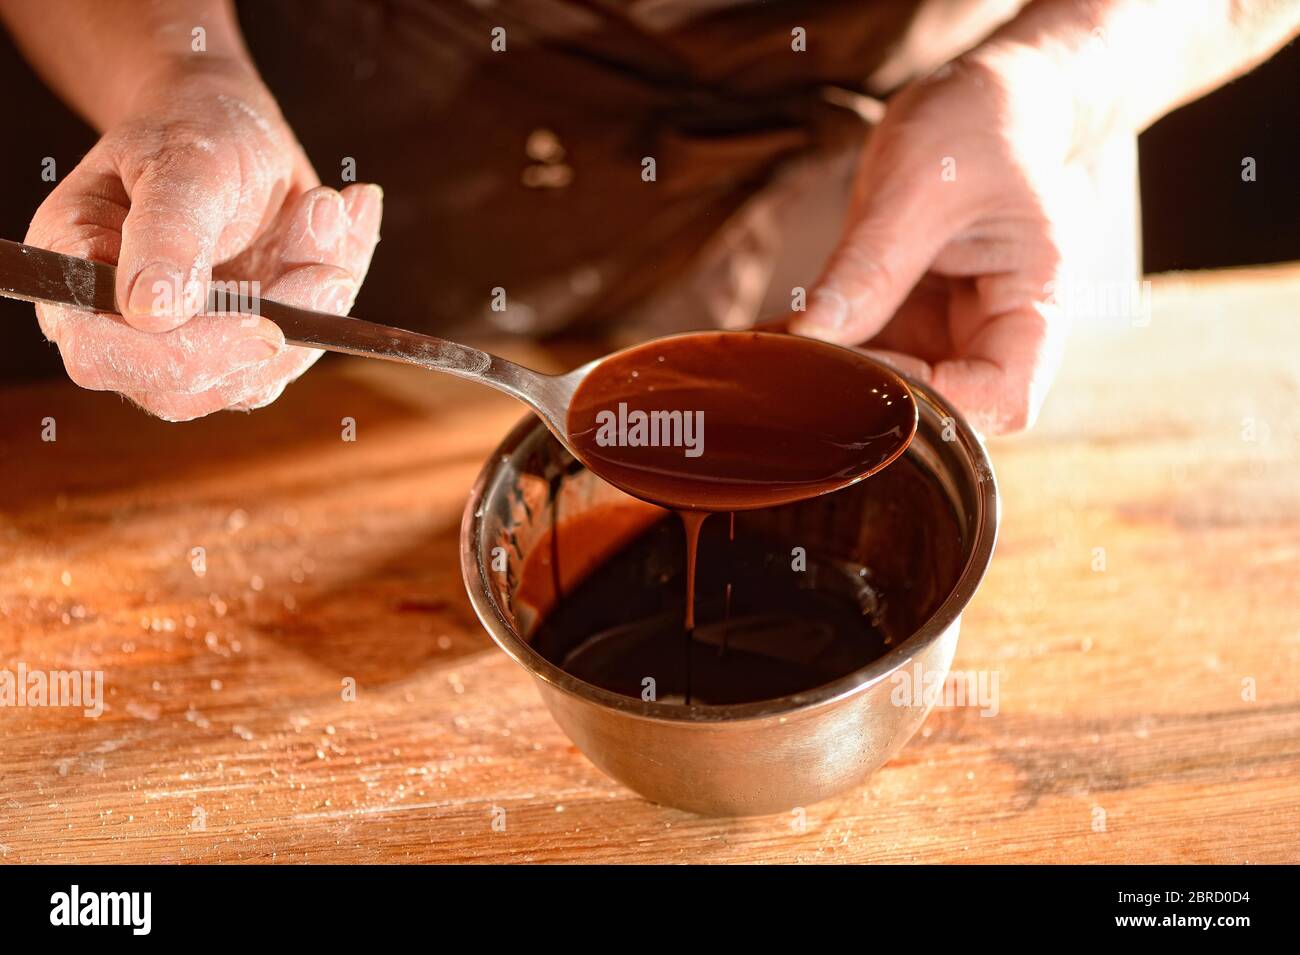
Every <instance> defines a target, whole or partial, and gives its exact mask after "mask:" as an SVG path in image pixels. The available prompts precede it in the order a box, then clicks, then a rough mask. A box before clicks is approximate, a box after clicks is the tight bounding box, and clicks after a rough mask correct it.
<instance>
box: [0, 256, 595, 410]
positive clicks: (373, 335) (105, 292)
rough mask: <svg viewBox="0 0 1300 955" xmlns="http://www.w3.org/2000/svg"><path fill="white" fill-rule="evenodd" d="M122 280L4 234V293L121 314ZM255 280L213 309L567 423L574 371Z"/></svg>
mask: <svg viewBox="0 0 1300 955" xmlns="http://www.w3.org/2000/svg"><path fill="white" fill-rule="evenodd" d="M116 282H117V269H116V268H114V267H113V266H111V265H106V264H104V263H103V262H91V261H90V260H88V259H79V258H76V257H75V256H71V255H63V254H61V253H59V252H50V251H47V250H45V249H38V248H35V247H34V246H30V245H23V244H22V243H20V242H10V241H8V240H7V239H0V295H4V296H7V297H9V298H16V299H21V300H23V301H27V302H50V303H52V304H54V305H62V306H65V307H68V308H76V309H80V310H82V311H89V312H100V313H105V314H110V315H118V314H121V313H120V312H119V311H118V308H117V299H116V295H115V293H114V288H115V286H116ZM255 288H256V286H255V285H250V283H247V282H238V283H236V282H214V283H212V286H211V287H210V288H209V289H208V307H207V311H209V312H225V313H232V314H234V313H238V314H243V315H251V314H257V315H261V316H262V317H263V318H267V319H269V320H270V321H273V322H275V324H277V325H279V326H280V329H281V331H283V332H284V337H285V340H286V341H288V342H289V344H291V345H306V346H308V347H311V348H324V349H326V350H328V351H336V352H343V353H345V354H348V355H363V356H365V357H368V358H383V359H385V360H387V361H401V362H407V363H408V364H412V365H419V366H420V367H422V368H429V369H432V370H434V371H441V372H445V373H447V374H449V375H455V376H457V377H458V378H468V379H469V380H471V381H479V382H482V383H483V384H485V385H491V386H492V387H493V388H496V389H498V390H500V391H504V392H505V393H506V394H509V395H511V396H513V397H515V398H518V399H519V400H520V401H523V402H524V403H525V404H527V405H529V406H530V407H532V408H533V409H534V410H535V411H537V412H538V413H539V414H541V415H542V417H543V418H545V419H547V423H548V424H552V425H555V424H559V425H560V426H561V427H562V425H563V422H564V418H565V413H566V409H567V408H568V399H569V397H571V395H572V392H573V388H574V385H575V383H574V382H573V381H572V380H571V378H570V376H565V375H561V376H553V375H543V374H542V373H541V372H536V371H533V370H532V369H530V368H525V367H523V366H522V365H516V364H515V363H514V362H511V361H506V360H505V359H504V358H499V357H497V356H496V355H490V354H488V353H487V352H485V351H480V350H479V349H477V348H470V347H469V346H468V345H461V344H458V343H457V342H449V341H446V340H444V339H441V338H434V337H433V336H432V335H420V334H417V333H416V332H409V331H407V330H405V329H402V328H391V327H389V326H387V325H377V324H375V323H374V322H367V321H363V320H362V319H359V318H344V317H340V316H338V315H331V314H329V313H326V312H313V311H309V310H307V309H305V308H294V307H293V306H291V305H284V304H282V303H280V302H273V301H271V300H269V299H264V298H261V297H260V296H257V295H256V294H255V293H254V294H251V295H250V294H249V292H250V289H252V290H255ZM552 430H554V427H553V428H552Z"/></svg>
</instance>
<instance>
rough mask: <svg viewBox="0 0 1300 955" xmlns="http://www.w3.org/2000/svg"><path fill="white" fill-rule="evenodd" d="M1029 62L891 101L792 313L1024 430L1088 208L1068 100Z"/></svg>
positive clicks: (1037, 400)
mask: <svg viewBox="0 0 1300 955" xmlns="http://www.w3.org/2000/svg"><path fill="white" fill-rule="evenodd" d="M1035 67H1036V64H1034V63H1033V62H1032V59H1024V60H1014V61H1013V60H1012V59H1011V58H1008V57H1003V58H1001V59H994V58H989V59H981V58H976V57H971V58H967V59H964V60H959V61H957V62H956V63H953V64H951V65H950V66H947V67H944V68H943V69H941V70H940V71H938V73H936V74H935V75H934V76H932V77H930V78H928V79H926V80H923V81H921V82H919V83H916V84H914V85H913V86H911V87H910V88H908V89H906V90H904V91H903V92H902V93H900V94H899V96H898V97H896V98H895V99H894V100H893V101H892V102H891V103H890V104H889V108H888V110H887V112H886V114H885V118H884V120H883V121H882V122H881V124H880V125H879V126H878V127H877V128H876V129H874V130H873V131H872V133H871V137H870V139H869V140H868V143H867V145H866V148H865V151H864V154H863V157H862V160H861V167H860V169H859V174H858V178H857V183H856V187H855V190H854V197H853V202H852V205H851V207H850V211H849V216H848V220H847V225H846V228H845V232H844V235H843V237H842V239H841V241H840V245H839V247H838V249H837V250H836V252H835V253H834V255H833V256H832V258H831V260H830V262H829V263H828V265H827V267H826V270H825V273H824V275H823V277H822V279H821V281H820V282H819V283H818V285H817V286H816V288H815V289H814V290H813V293H812V295H811V296H810V301H809V308H808V311H807V312H806V313H804V314H803V315H797V316H795V317H794V318H793V319H792V320H791V322H790V325H791V329H792V330H793V331H796V332H798V333H800V334H806V335H812V336H815V337H818V338H823V339H826V340H829V341H834V342H837V343H840V344H844V345H857V344H861V343H866V344H867V346H868V348H870V349H871V350H873V351H876V352H877V353H879V354H880V355H881V357H883V358H885V359H886V360H888V361H890V362H891V363H893V364H895V365H897V366H898V367H900V368H901V369H902V370H903V371H906V372H908V373H909V374H911V375H913V376H914V377H916V378H919V379H920V380H922V381H926V382H929V383H931V384H933V385H934V386H935V387H936V388H938V390H939V391H940V392H942V393H943V394H944V395H946V396H947V397H948V398H949V399H950V400H952V401H953V402H954V403H955V404H956V405H957V407H958V408H959V409H960V410H961V411H962V412H963V413H964V414H966V415H967V416H968V417H969V418H970V419H971V421H972V423H973V424H975V425H976V426H977V427H979V428H980V429H982V430H985V431H989V432H994V433H999V432H1007V431H1016V430H1019V429H1022V428H1026V427H1028V426H1029V425H1030V424H1031V423H1032V422H1033V419H1034V416H1035V414H1036V413H1037V410H1038V408H1039V406H1040V404H1041V402H1042V400H1043V397H1044V394H1045V393H1046V390H1047V387H1048V385H1049V384H1050V381H1051V377H1052V375H1053V373H1054V371H1055V368H1056V366H1057V363H1058V360H1059V357H1060V353H1061V350H1062V346H1063V342H1064V338H1065V332H1066V330H1065V323H1064V320H1063V316H1062V314H1061V313H1060V310H1059V309H1058V308H1056V307H1055V306H1054V304H1053V302H1054V291H1055V290H1056V289H1057V287H1058V285H1059V283H1061V282H1062V281H1063V279H1064V272H1065V268H1066V259H1067V256H1068V255H1069V252H1070V241H1071V239H1075V238H1077V237H1078V235H1077V234H1078V232H1079V231H1080V230H1079V228H1078V226H1080V225H1081V224H1083V223H1086V221H1087V216H1088V214H1089V213H1088V208H1087V206H1086V204H1084V203H1085V202H1086V197H1087V196H1088V195H1089V194H1090V192H1091V189H1090V186H1089V182H1088V174H1087V171H1086V169H1085V168H1084V167H1083V166H1082V165H1081V164H1075V163H1072V162H1071V161H1070V156H1069V151H1070V135H1071V128H1070V124H1071V118H1072V115H1073V114H1072V112H1071V111H1070V109H1069V100H1068V97H1067V96H1065V95H1064V94H1063V93H1062V92H1061V91H1060V90H1059V87H1057V86H1056V85H1055V84H1054V83H1053V82H1052V81H1051V79H1050V74H1049V71H1047V70H1045V69H1044V70H1042V71H1041V72H1040V71H1039V70H1038V69H1036V68H1035ZM1112 241H1123V239H1122V238H1120V239H1114V238H1113V239H1112Z"/></svg>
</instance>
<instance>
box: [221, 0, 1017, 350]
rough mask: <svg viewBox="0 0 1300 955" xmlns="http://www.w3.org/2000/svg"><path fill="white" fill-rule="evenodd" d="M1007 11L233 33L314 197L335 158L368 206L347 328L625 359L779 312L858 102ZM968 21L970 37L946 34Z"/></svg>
mask: <svg viewBox="0 0 1300 955" xmlns="http://www.w3.org/2000/svg"><path fill="white" fill-rule="evenodd" d="M1010 6H1012V5H1011V4H1007V3H998V4H980V3H977V2H969V3H966V2H962V0H936V2H933V3H930V4H923V3H922V2H920V0H821V2H808V0H769V2H758V0H475V2H470V0H460V2H451V0H439V2H434V0H394V2H373V0H372V2H359V0H328V2H315V3H310V4H307V3H304V2H302V0H297V2H293V0H280V2H278V3H265V2H255V3H253V2H250V3H246V4H244V5H243V6H241V8H240V15H241V19H242V21H243V23H244V27H245V32H246V33H247V35H248V38H249V43H250V46H251V47H252V49H253V52H254V55H255V57H256V58H257V60H258V63H259V66H260V67H261V68H262V70H263V73H264V74H265V75H266V76H267V80H268V83H270V85H271V87H272V89H273V90H274V91H275V92H276V94H277V96H278V97H279V98H280V100H281V104H282V107H283V108H284V111H285V114H286V116H287V117H288V118H289V121H290V123H291V125H293V126H294V128H295V129H296V130H297V131H298V133H299V135H300V137H301V138H302V139H303V141H304V144H305V145H306V147H307V149H308V152H309V154H310V155H311V156H312V159H313V161H314V162H315V163H316V165H317V168H318V170H319V171H320V173H321V177H322V179H323V181H325V182H327V183H334V182H337V181H338V178H339V174H340V170H341V169H342V168H344V164H345V163H346V162H347V161H348V160H349V159H351V160H353V161H354V162H355V166H356V170H357V177H358V178H359V179H361V180H369V181H375V182H378V183H380V184H381V185H382V186H383V187H384V189H385V193H386V210H385V223H384V230H383V232H384V239H385V242H384V244H383V245H381V247H380V251H379V253H378V254H377V255H376V259H375V265H374V268H373V271H372V278H371V281H369V282H367V286H366V289H365V290H364V291H363V293H362V294H363V298H362V300H361V302H360V303H359V305H358V312H359V313H362V314H366V315H368V316H371V317H375V318H378V319H380V320H386V321H391V322H393V323H395V324H403V325H406V326H408V327H413V328H430V329H435V328H436V329H442V330H444V331H452V330H460V329H465V328H468V327H472V326H479V327H481V325H482V323H483V322H484V321H487V322H491V323H493V324H495V325H496V326H497V327H499V328H502V329H506V330H509V331H514V332H519V333H527V334H547V333H551V332H554V331H557V330H559V329H562V328H572V327H575V326H579V325H582V324H584V323H596V322H599V323H602V324H605V325H608V323H611V322H618V323H620V328H621V330H622V331H623V332H625V333H626V335H627V336H628V337H644V336H645V335H648V334H650V333H652V332H667V331H672V330H679V329H685V328H697V327H709V326H723V327H740V326H744V325H748V324H750V323H752V322H753V321H754V320H756V319H761V318H763V317H767V316H768V315H771V314H777V313H780V312H782V311H787V310H788V309H789V302H790V295H791V289H792V288H793V287H794V286H805V287H806V286H807V285H808V283H810V282H812V281H813V280H814V279H815V278H816V275H817V272H818V270H819V268H820V266H821V263H822V262H823V261H824V258H825V256H826V254H827V253H828V252H829V250H830V248H831V246H832V244H833V242H834V240H835V239H836V237H837V235H838V231H839V227H840V218H841V214H842V212H841V210H842V208H843V198H844V196H845V194H846V192H847V188H848V184H849V180H850V177H851V175H852V169H853V159H854V157H855V155H856V153H857V151H858V149H859V148H860V145H861V143H862V141H863V139H864V138H865V134H866V132H867V129H868V128H869V121H870V118H871V116H872V110H873V108H874V109H875V110H877V111H878V110H879V104H878V103H873V101H872V100H870V99H869V98H868V96H867V94H868V93H878V94H883V93H886V92H888V90H886V89H873V87H872V84H871V82H870V80H871V78H872V77H886V78H888V82H890V83H897V82H902V81H904V80H906V79H907V78H909V75H910V74H911V73H913V72H915V71H916V70H917V69H924V68H929V67H932V66H934V65H937V64H938V62H941V61H942V59H943V58H946V57H947V56H949V55H951V54H952V53H955V52H957V49H953V48H952V47H953V44H954V43H958V44H960V43H963V42H966V36H967V35H968V34H969V36H970V37H972V38H977V37H978V36H979V35H981V34H982V33H985V32H987V30H988V29H989V28H991V26H993V25H995V24H996V22H997V21H998V20H999V19H1002V18H1004V17H1005V16H1007V15H1009V13H1010V11H1009V9H1008V7H1010ZM922 7H935V8H940V10H941V12H943V14H944V16H943V17H940V18H939V19H938V20H936V18H935V15H934V14H933V13H927V12H925V11H924V10H922V9H921V8H922ZM972 9H974V10H976V11H979V10H983V11H984V15H983V18H982V19H979V18H978V17H977V18H976V19H977V21H978V25H977V27H975V28H972V27H971V26H970V22H971V21H970V18H969V17H966V19H965V20H964V21H963V22H964V23H965V26H963V27H961V28H960V29H958V28H957V27H958V26H960V24H958V23H957V21H958V20H960V19H961V18H960V17H959V16H958V11H962V12H963V16H965V14H966V13H969V11H970V10H972ZM945 23H949V24H957V26H954V29H952V30H950V31H945V30H944V29H943V26H944V24H945ZM918 25H919V26H924V31H923V32H924V34H925V37H926V38H929V41H927V42H926V43H922V44H920V46H918V43H917V40H916V36H915V33H916V28H917V27H918ZM494 31H500V32H496V33H495V34H494ZM494 36H495V37H496V39H497V40H498V46H499V45H500V42H501V41H502V40H504V46H505V49H504V50H499V49H496V50H494V48H493V39H494ZM935 37H939V39H940V41H941V42H937V43H936V42H932V41H933V40H934V38H935ZM290 38H291V39H290ZM923 39H924V38H923ZM286 42H292V43H293V44H294V47H295V50H294V52H293V55H292V56H286V55H285V51H284V44H285V43H286ZM801 46H802V49H800V48H799V47H801ZM918 50H919V51H920V52H919V53H918ZM647 160H653V165H654V178H653V180H651V181H648V174H647V173H646V167H647ZM495 290H503V292H504V302H505V305H506V307H505V309H504V310H503V311H498V310H494V308H493V304H494V302H495V303H496V304H498V305H499V304H500V303H501V301H502V298H503V296H502V294H501V293H500V292H496V293H495V295H494V291H495Z"/></svg>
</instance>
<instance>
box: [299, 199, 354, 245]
mask: <svg viewBox="0 0 1300 955" xmlns="http://www.w3.org/2000/svg"><path fill="white" fill-rule="evenodd" d="M347 228H348V215H347V210H346V209H344V207H343V197H342V196H340V195H339V194H338V193H337V192H332V191H331V192H323V193H321V194H320V195H319V196H317V197H316V198H315V199H314V200H312V204H311V208H309V209H308V210H307V230H308V231H309V232H310V233H311V235H312V237H313V238H314V239H315V241H316V245H317V246H318V247H319V248H321V249H332V248H334V247H335V246H337V245H338V244H339V242H341V241H342V240H343V234H344V233H345V232H346V231H347Z"/></svg>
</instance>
